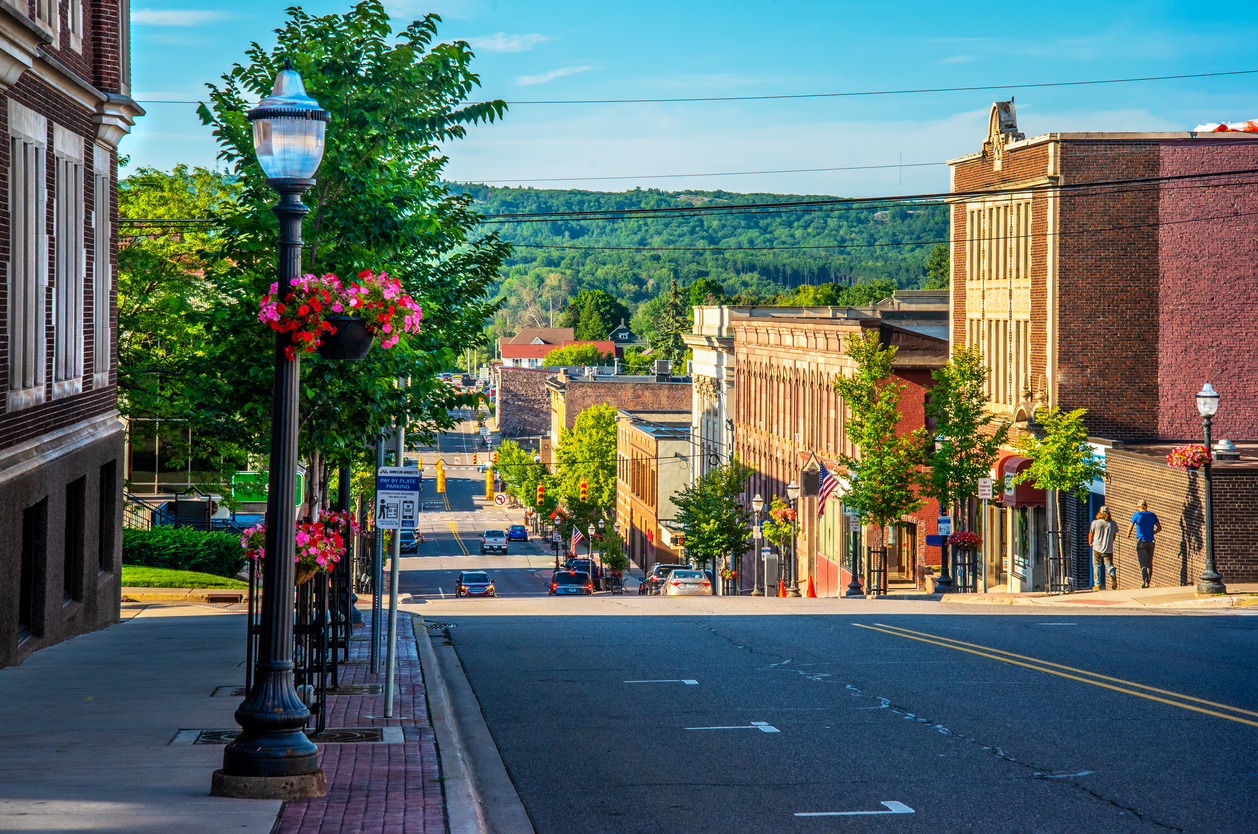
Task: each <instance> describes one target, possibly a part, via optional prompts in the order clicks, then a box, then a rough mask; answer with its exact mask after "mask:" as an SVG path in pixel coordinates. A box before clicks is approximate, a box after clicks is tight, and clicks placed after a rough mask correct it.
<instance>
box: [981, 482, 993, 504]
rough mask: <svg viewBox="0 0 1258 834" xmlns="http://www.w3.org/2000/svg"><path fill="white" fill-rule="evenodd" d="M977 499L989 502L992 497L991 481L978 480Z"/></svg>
mask: <svg viewBox="0 0 1258 834" xmlns="http://www.w3.org/2000/svg"><path fill="white" fill-rule="evenodd" d="M978 497H979V498H980V499H982V500H984V501H988V500H991V497H992V479H991V478H979V479H978Z"/></svg>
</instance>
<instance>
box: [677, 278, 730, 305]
mask: <svg viewBox="0 0 1258 834" xmlns="http://www.w3.org/2000/svg"><path fill="white" fill-rule="evenodd" d="M726 298H727V296H726V295H725V287H723V286H721V282H720V281H718V280H716V279H715V278H712V277H709V276H707V275H705V276H703V277H701V278H696V279H695V280H694V281H692V282H691V284H690V287H689V288H688V289H687V292H686V299H687V301H688V302H689V304H690V306H691V307H702V306H711V305H715V304H724V303H725V301H726Z"/></svg>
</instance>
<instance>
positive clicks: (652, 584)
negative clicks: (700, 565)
mask: <svg viewBox="0 0 1258 834" xmlns="http://www.w3.org/2000/svg"><path fill="white" fill-rule="evenodd" d="M689 567H690V565H656V566H655V567H653V568H651V572H650V573H649V574H647V575H646V576H645V577H644V578H643V580H642V584H641V585H639V586H638V593H639V594H659V592H660V589H661V588H663V587H664V580H665V579H667V578H668V575H669V573H671V572H672V571H674V570H686V569H688V568H689Z"/></svg>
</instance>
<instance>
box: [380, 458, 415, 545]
mask: <svg viewBox="0 0 1258 834" xmlns="http://www.w3.org/2000/svg"><path fill="white" fill-rule="evenodd" d="M419 477H420V476H419V469H418V468H417V467H414V466H382V467H380V470H379V471H378V472H376V524H377V526H379V527H380V529H382V530H414V529H415V522H416V520H417V519H418V516H419Z"/></svg>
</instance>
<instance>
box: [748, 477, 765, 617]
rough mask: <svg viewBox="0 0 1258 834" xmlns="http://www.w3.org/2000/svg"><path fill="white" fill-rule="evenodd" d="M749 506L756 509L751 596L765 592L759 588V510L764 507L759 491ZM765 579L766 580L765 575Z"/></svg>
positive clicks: (758, 595)
mask: <svg viewBox="0 0 1258 834" xmlns="http://www.w3.org/2000/svg"><path fill="white" fill-rule="evenodd" d="M751 508H752V509H753V510H755V511H756V516H755V519H754V522H755V527H754V528H753V530H754V536H755V540H756V552H755V553H754V554H752V558H751V560H752V562H754V563H755V569H754V574H753V581H752V583H751V595H752V596H753V597H762V596H764V595H765V592H764V591H761V590H760V588H761V582H760V511H761V510H763V509H764V499H763V498H761V497H760V493H758V492H757V493H756V497H755V498H753V499H751ZM765 581H766V582H767V581H768V579H767V577H766V579H765Z"/></svg>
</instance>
